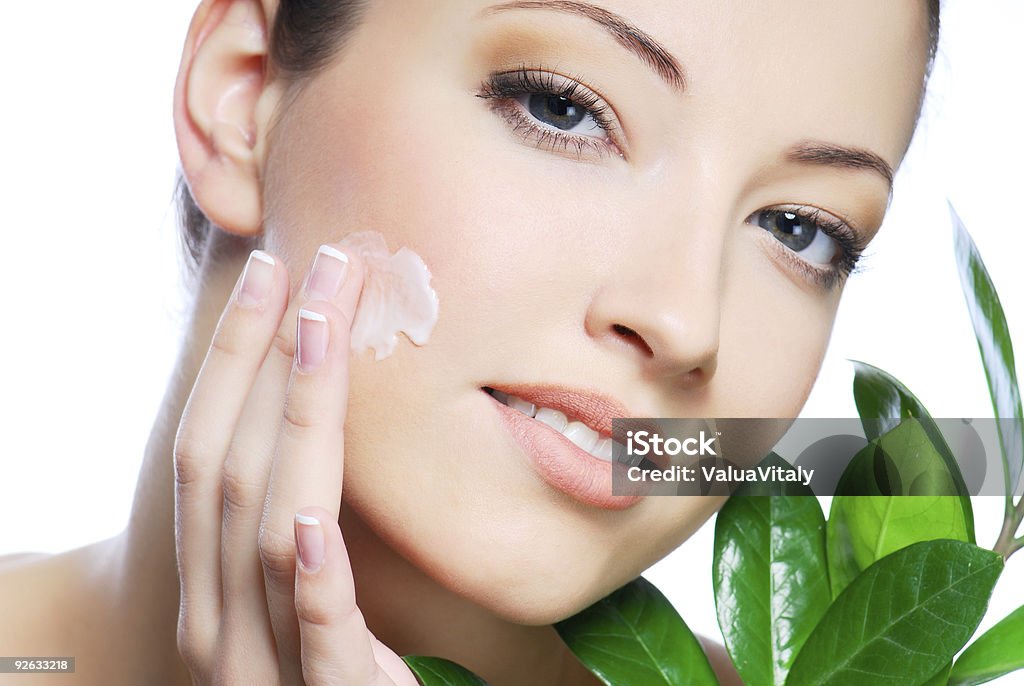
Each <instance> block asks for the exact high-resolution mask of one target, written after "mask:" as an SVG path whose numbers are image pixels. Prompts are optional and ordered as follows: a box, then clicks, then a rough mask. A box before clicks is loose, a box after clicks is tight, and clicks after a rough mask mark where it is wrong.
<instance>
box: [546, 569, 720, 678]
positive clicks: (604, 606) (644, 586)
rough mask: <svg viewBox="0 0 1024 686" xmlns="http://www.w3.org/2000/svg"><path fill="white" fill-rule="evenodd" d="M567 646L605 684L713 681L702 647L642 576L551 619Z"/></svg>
mask: <svg viewBox="0 0 1024 686" xmlns="http://www.w3.org/2000/svg"><path fill="white" fill-rule="evenodd" d="M555 629H556V630H557V631H558V635H559V636H561V637H562V640H563V641H565V643H566V645H568V646H569V649H570V650H572V652H573V653H574V654H575V655H576V657H578V658H579V659H580V661H581V662H582V663H583V664H584V665H586V666H587V668H588V669H589V670H590V671H591V672H593V673H594V674H595V675H597V677H598V678H599V679H601V681H603V682H604V683H605V684H608V685H609V686H678V685H679V684H687V685H690V684H692V685H693V686H704V685H708V686H718V680H717V679H716V678H715V673H714V671H713V670H712V669H711V664H710V663H709V662H708V658H707V656H706V655H705V654H704V650H703V649H702V648H701V646H700V642H699V641H698V640H697V637H696V636H694V635H693V633H692V632H691V631H690V629H689V627H687V626H686V623H685V622H684V621H683V619H682V617H680V616H679V614H678V613H677V612H676V611H675V608H673V607H672V604H671V603H670V602H669V601H668V598H666V597H665V596H664V595H662V593H661V591H659V590H658V589H657V587H655V586H654V584H652V583H651V582H649V581H647V579H645V578H643V577H637V578H636V579H634V580H633V581H631V582H630V583H628V584H626V585H625V586H623V587H622V588H620V589H618V590H617V591H615V592H614V593H612V594H610V595H609V596H607V597H606V598H603V599H602V600H599V601H597V602H596V603H594V604H593V605H591V606H590V607H588V608H587V609H585V610H583V611H582V612H580V613H578V614H576V615H573V616H572V617H570V618H568V619H566V620H563V621H561V622H558V623H557V624H555Z"/></svg>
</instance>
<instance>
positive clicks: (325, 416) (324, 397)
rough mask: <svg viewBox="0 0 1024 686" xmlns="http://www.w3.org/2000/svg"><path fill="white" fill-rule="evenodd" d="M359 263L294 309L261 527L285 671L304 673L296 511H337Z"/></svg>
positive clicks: (359, 283)
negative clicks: (331, 289)
mask: <svg viewBox="0 0 1024 686" xmlns="http://www.w3.org/2000/svg"><path fill="white" fill-rule="evenodd" d="M361 267H362V265H361V264H360V263H359V261H358V260H350V261H349V265H348V270H347V272H348V273H347V274H346V275H345V279H344V282H343V283H342V285H341V287H340V290H339V292H338V294H337V296H336V297H334V298H333V300H332V301H327V300H313V301H310V302H307V303H306V304H305V305H304V306H303V308H302V309H301V310H300V311H299V317H298V324H297V335H296V346H295V347H296V355H295V361H294V364H293V366H292V372H291V379H290V381H289V385H288V391H287V396H286V400H285V405H284V411H283V413H282V415H283V417H282V418H281V422H280V432H279V434H278V440H277V449H276V452H275V455H274V460H273V465H272V466H271V472H270V484H269V487H268V489H267V500H266V505H265V507H264V512H263V519H262V522H261V525H260V533H259V548H260V557H261V559H262V562H263V570H264V579H265V582H266V591H267V604H268V606H269V609H270V617H271V622H272V624H273V628H274V634H275V636H276V637H277V643H278V651H279V654H280V658H281V667H282V673H283V674H284V673H289V672H291V670H292V669H299V670H300V672H299V673H301V660H300V649H299V642H298V635H299V634H298V620H297V618H296V615H295V540H294V520H295V513H296V511H298V510H299V509H300V508H302V507H305V506H307V505H319V506H321V507H323V508H325V509H326V510H327V511H328V512H329V513H331V514H332V515H333V516H334V517H335V518H337V517H338V512H339V510H340V505H341V490H342V475H343V470H344V460H343V451H344V445H345V442H344V423H345V413H346V409H347V405H348V360H349V347H350V328H351V322H352V319H353V317H354V315H355V308H356V302H357V301H358V298H359V292H360V289H361V288H362V270H361Z"/></svg>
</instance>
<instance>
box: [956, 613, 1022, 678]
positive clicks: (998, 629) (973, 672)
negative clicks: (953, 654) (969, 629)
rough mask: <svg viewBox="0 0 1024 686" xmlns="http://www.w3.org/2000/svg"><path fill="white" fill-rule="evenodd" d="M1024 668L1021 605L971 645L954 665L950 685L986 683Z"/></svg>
mask: <svg viewBox="0 0 1024 686" xmlns="http://www.w3.org/2000/svg"><path fill="white" fill-rule="evenodd" d="M1018 669H1024V607H1019V608H1017V609H1016V610H1014V611H1013V612H1011V613H1010V614H1009V615H1007V616H1006V617H1005V618H1004V619H1003V620H1002V621H1001V622H999V623H998V624H996V625H995V626H994V627H992V628H991V629H989V630H988V631H986V632H985V633H984V634H982V636H981V637H980V638H979V639H978V640H976V641H975V642H974V643H972V644H971V645H969V646H968V647H967V650H965V651H964V652H963V654H962V655H961V656H960V659H959V660H957V661H956V664H955V665H953V672H952V673H951V674H950V676H949V683H950V686H973V684H983V683H985V682H986V681H991V680H992V679H995V678H997V677H1001V676H1003V675H1004V674H1009V673H1010V672H1014V671H1016V670H1018Z"/></svg>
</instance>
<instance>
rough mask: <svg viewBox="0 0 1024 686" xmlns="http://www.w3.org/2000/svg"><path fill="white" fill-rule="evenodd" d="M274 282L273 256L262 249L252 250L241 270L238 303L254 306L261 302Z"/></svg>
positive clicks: (244, 305) (243, 305)
mask: <svg viewBox="0 0 1024 686" xmlns="http://www.w3.org/2000/svg"><path fill="white" fill-rule="evenodd" d="M273 284H274V258H273V257H271V256H270V255H268V254H267V253H265V252H263V251H262V250H253V251H252V252H251V253H250V254H249V260H248V261H247V262H246V263H245V271H244V272H242V286H241V288H239V289H238V304H239V305H241V306H242V307H254V306H256V305H258V304H259V303H261V302H263V299H264V298H266V297H267V294H268V293H270V287H271V286H272V285H273Z"/></svg>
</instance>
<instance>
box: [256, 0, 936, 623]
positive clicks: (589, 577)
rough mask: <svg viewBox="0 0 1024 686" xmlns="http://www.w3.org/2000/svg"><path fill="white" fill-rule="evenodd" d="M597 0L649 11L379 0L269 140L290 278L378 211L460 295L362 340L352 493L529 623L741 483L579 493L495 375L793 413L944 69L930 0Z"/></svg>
mask: <svg viewBox="0 0 1024 686" xmlns="http://www.w3.org/2000/svg"><path fill="white" fill-rule="evenodd" d="M599 1H600V6H601V8H603V9H604V10H607V12H611V13H614V14H615V15H619V16H620V17H621V18H624V19H626V20H628V22H629V23H630V24H634V25H635V27H636V29H637V30H636V31H632V30H626V29H625V28H624V27H623V26H622V25H616V24H615V20H614V19H613V18H611V17H610V16H609V15H608V14H607V12H603V11H601V10H595V9H592V8H591V6H588V5H586V4H585V3H582V2H562V1H559V0H549V1H545V2H506V3H502V2H498V3H497V4H493V3H492V1H491V0H435V1H433V2H429V3H427V2H422V3H407V2H398V1H397V0H371V1H370V2H369V4H368V7H367V9H366V11H365V13H364V14H363V17H362V20H361V23H360V25H359V27H358V29H356V30H355V31H354V32H353V33H352V34H351V36H350V38H349V39H348V42H347V43H346V47H345V49H344V51H342V52H341V53H340V54H339V55H337V57H336V58H335V59H333V61H332V62H331V63H330V65H329V67H328V68H327V69H326V70H325V71H323V72H322V73H320V74H318V75H317V76H315V78H313V79H312V80H311V81H309V82H308V83H306V84H305V85H304V86H303V87H302V88H301V89H300V90H299V91H298V95H297V97H296V99H295V100H294V101H289V102H288V103H287V105H285V106H284V107H283V109H282V111H281V115H280V120H279V122H278V124H277V126H276V127H275V128H274V129H273V130H272V132H271V134H270V135H269V137H268V139H267V144H266V148H265V149H266V156H265V160H264V162H263V165H264V166H263V175H264V176H263V178H264V179H265V182H264V201H265V215H264V216H265V231H266V237H267V245H268V248H269V249H270V250H272V251H273V252H274V253H275V254H278V255H281V256H283V257H284V258H285V259H286V260H287V262H288V264H289V269H290V270H291V274H292V279H293V283H296V284H298V283H299V282H301V277H302V274H303V272H304V270H305V269H306V266H307V265H308V263H309V261H310V259H311V257H312V255H313V254H314V253H315V251H316V248H317V246H319V245H320V244H321V243H326V242H333V241H337V240H340V239H341V238H342V237H343V236H345V235H346V234H347V233H349V232H351V231H358V230H367V229H371V230H377V231H380V232H382V233H383V234H385V235H386V237H387V239H388V242H389V244H390V245H391V247H392V249H397V248H398V247H400V246H408V247H409V248H411V249H413V250H414V251H416V252H417V253H419V254H420V255H421V256H422V257H423V259H424V261H425V262H426V264H427V265H428V266H429V268H430V269H431V271H432V273H433V286H434V288H435V290H436V292H437V294H438V297H439V299H440V319H439V321H438V324H437V326H436V328H435V329H434V333H433V336H432V338H431V340H430V342H429V343H428V344H427V345H426V346H424V347H415V346H413V345H412V344H410V343H408V342H407V341H404V342H403V343H402V344H401V345H400V346H399V348H398V350H397V351H396V352H395V354H394V355H393V356H391V357H389V358H387V359H385V360H383V361H381V362H374V361H373V354H372V352H366V353H364V354H362V355H360V356H357V357H354V359H353V366H352V377H353V378H352V396H351V398H350V401H349V416H348V420H347V430H348V434H347V453H346V456H345V460H346V464H345V492H344V499H345V502H346V503H347V506H349V507H352V508H353V509H354V510H355V511H356V512H358V513H359V515H360V516H361V517H362V518H364V519H365V520H366V521H367V522H368V523H369V525H370V526H371V527H372V528H373V529H374V530H375V531H376V532H377V534H379V535H380V536H381V537H382V538H383V539H384V540H386V541H387V542H388V543H389V544H390V545H391V546H393V547H394V548H395V549H397V550H398V551H400V552H401V553H402V554H403V555H405V556H406V557H407V558H409V559H410V560H412V561H413V562H414V563H415V564H416V565H418V566H419V567H421V568H422V569H424V570H425V571H426V572H427V573H428V574H430V575H431V576H433V577H434V578H436V579H438V580H439V581H441V582H442V583H443V584H445V585H446V586H449V587H451V588H452V589H454V590H456V591H457V592H458V593H460V594H462V595H465V596H467V597H469V598H470V599H472V600H473V601H475V602H477V603H479V604H481V605H483V606H485V607H487V608H489V609H491V610H492V611H494V612H495V613H497V614H499V615H501V616H503V617H506V618H509V619H512V620H514V621H518V622H521V623H530V624H532V623H548V622H552V621H555V620H557V619H561V618H563V617H566V616H568V615H571V614H573V613H575V612H577V611H578V610H580V609H581V608H583V607H585V606H586V605H587V604H589V603H591V602H593V601H594V600H596V599H598V598H600V597H601V596H603V595H605V594H606V593H608V592H610V591H611V590H613V589H614V588H616V587H617V586H619V585H621V584H622V583H624V582H626V581H627V580H629V579H630V578H632V577H633V576H635V575H636V574H638V573H640V572H641V571H642V570H644V569H645V568H647V567H648V566H650V565H651V564H653V563H654V562H655V561H656V560H658V559H660V558H661V557H663V556H664V555H666V554H667V553H668V552H669V551H671V550H672V549H673V548H675V547H676V546H677V545H679V544H680V543H681V542H682V541H683V540H684V539H686V538H687V537H688V536H689V535H690V534H691V533H692V532H693V531H694V530H695V529H696V528H697V527H699V526H700V525H701V524H702V523H703V522H704V521H705V520H706V519H707V518H708V517H709V516H710V515H711V513H712V512H713V511H714V510H715V509H716V508H717V507H718V506H720V505H721V501H720V500H718V499H714V498H683V497H650V498H646V499H643V500H641V501H640V502H638V503H637V504H635V505H633V506H632V507H629V508H626V509H617V510H616V509H604V508H600V507H596V506H593V505H588V504H585V503H583V502H580V501H579V500H578V499H574V498H572V497H570V496H569V495H567V494H566V493H563V492H562V491H560V490H558V489H556V488H554V487H553V486H551V485H550V484H549V482H548V480H546V479H545V478H542V476H541V475H540V474H539V473H538V470H537V469H536V468H535V467H534V465H533V463H532V461H531V460H530V459H529V458H528V457H527V453H526V450H525V449H524V447H523V446H522V444H521V443H520V440H519V438H517V436H516V435H514V434H515V432H514V431H510V429H509V428H508V427H507V425H506V423H505V421H504V420H503V419H502V414H501V409H500V408H499V407H498V406H497V403H496V401H495V400H494V399H493V398H492V397H490V396H489V395H488V394H487V393H486V392H485V391H484V390H482V389H483V388H484V387H496V388H499V389H500V388H503V387H511V386H516V385H531V386H541V387H543V386H553V387H569V388H572V389H577V390H582V391H584V392H593V393H598V394H601V395H603V396H606V397H609V398H612V399H614V400H616V401H618V402H619V403H621V405H622V406H623V407H624V408H625V409H626V410H627V411H628V413H630V414H631V415H634V416H638V417H686V416H692V417H794V416H796V415H797V414H798V413H799V411H800V409H801V407H802V405H803V404H804V401H805V400H806V398H807V395H808V393H809V392H810V389H811V386H812V384H813V382H814V380H815V376H816V374H817V372H818V369H819V366H820V364H821V360H822V357H823V355H824V352H825V348H826V344H827V342H828V338H829V334H830V331H831V327H832V323H833V317H834V315H835V312H836V307H837V305H838V303H839V297H840V292H841V287H842V281H843V279H842V278H841V277H839V278H836V275H837V270H841V269H842V266H841V265H842V264H843V263H844V251H845V250H847V249H849V248H851V247H855V246H856V244H857V243H866V242H867V241H869V240H870V239H871V238H872V236H873V235H874V234H875V232H876V231H877V230H878V228H879V225H880V224H881V222H882V218H883V215H884V213H885V210H886V207H887V203H888V198H889V190H890V186H889V181H888V179H887V178H886V176H885V173H884V171H883V170H882V169H880V168H879V167H882V168H884V166H888V167H891V168H895V167H896V166H898V164H899V162H900V160H901V158H902V156H903V153H904V152H905V150H906V147H907V145H908V142H909V139H910V136H911V133H912V130H913V127H914V124H915V118H916V114H917V105H918V98H919V94H920V85H921V82H922V78H923V74H924V68H925V54H926V43H927V35H926V34H927V15H926V7H925V3H924V2H923V1H920V2H915V1H911V0H908V1H906V2H898V3H896V2H887V3H862V2H855V1H850V2H829V3H822V2H818V1H817V0H777V1H776V2H771V3H751V2H747V1H746V0H729V1H725V0H706V1H698V0H693V1H691V2H685V3H679V2H675V1H674V0H650V1H648V2H643V3H635V2H626V1H625V0H599ZM641 35H642V36H646V37H647V38H649V40H650V41H653V42H656V44H653V45H652V44H645V43H646V42H647V39H646V38H638V36H641ZM658 46H660V49H663V50H664V52H665V53H669V54H671V55H672V56H674V60H675V61H676V62H677V63H678V66H679V73H671V72H672V71H673V70H672V69H671V68H670V67H669V66H668V62H667V61H666V60H665V57H664V54H663V53H659V52H658V50H659V47H658ZM652 50H653V51H654V52H653V54H652ZM481 96H485V97H481ZM560 97H562V98H563V99H559V98H560ZM801 146H803V152H802V153H801V152H800V150H801ZM834 146H842V147H844V148H851V149H854V150H856V151H859V152H860V153H865V152H866V153H868V154H867V155H864V154H861V155H860V156H857V155H852V156H851V155H848V154H843V153H840V152H836V151H835V150H831V149H830V147H834ZM872 155H873V156H876V157H877V159H876V158H875V157H872ZM801 208H803V209H801ZM787 209H788V210H791V211H794V210H795V211H800V212H805V213H814V212H818V215H817V216H816V217H814V216H810V218H809V219H803V220H801V219H799V218H794V217H793V215H786V214H784V213H783V211H784V210H787ZM775 210H778V212H774V213H772V212H771V211H775ZM842 221H845V222H846V223H847V224H848V225H849V228H848V229H842V228H835V227H831V228H828V230H829V231H832V232H833V233H836V234H837V235H839V236H842V235H843V234H844V233H846V232H849V235H848V236H847V238H845V239H844V238H841V237H840V238H832V237H830V236H829V234H828V233H826V231H825V229H826V227H828V226H829V225H830V224H837V223H840V222H842ZM815 222H818V223H820V224H821V226H815ZM530 421H535V420H530Z"/></svg>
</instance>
